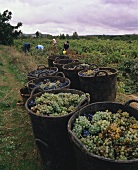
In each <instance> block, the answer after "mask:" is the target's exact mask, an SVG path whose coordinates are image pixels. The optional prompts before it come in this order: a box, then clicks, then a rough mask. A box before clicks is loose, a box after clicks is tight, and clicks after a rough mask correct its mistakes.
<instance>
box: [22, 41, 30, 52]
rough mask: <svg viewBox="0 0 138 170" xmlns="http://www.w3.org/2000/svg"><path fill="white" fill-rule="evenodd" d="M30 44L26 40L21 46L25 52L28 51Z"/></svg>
mask: <svg viewBox="0 0 138 170" xmlns="http://www.w3.org/2000/svg"><path fill="white" fill-rule="evenodd" d="M30 48H31V45H30V43H28V42H26V43H25V44H24V46H23V50H24V52H25V53H26V52H27V51H28V52H30Z"/></svg>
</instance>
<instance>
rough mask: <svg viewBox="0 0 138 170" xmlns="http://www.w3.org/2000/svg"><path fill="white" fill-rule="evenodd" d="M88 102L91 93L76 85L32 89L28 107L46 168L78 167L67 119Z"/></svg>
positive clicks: (73, 168)
mask: <svg viewBox="0 0 138 170" xmlns="http://www.w3.org/2000/svg"><path fill="white" fill-rule="evenodd" d="M37 90H40V91H41V92H39V93H37V94H36V95H35V96H34V93H35V91H37ZM88 102H89V95H88V94H85V93H83V92H81V91H77V90H74V89H58V90H57V89H56V90H51V91H43V90H42V89H40V88H39V87H37V88H34V89H33V90H32V93H31V96H30V98H29V99H28V100H27V102H26V104H25V107H26V110H27V112H28V114H29V117H30V120H31V124H32V129H33V133H34V137H35V141H36V144H37V146H38V149H39V151H40V155H41V158H42V162H43V165H44V167H45V169H50V170H55V169H60V170H65V169H66V170H76V167H75V165H76V164H75V162H74V153H73V151H72V146H71V144H70V140H69V137H68V133H67V123H68V120H69V118H70V117H71V116H72V115H73V114H74V113H75V112H76V111H77V110H79V109H80V108H82V107H84V106H85V105H87V104H88Z"/></svg>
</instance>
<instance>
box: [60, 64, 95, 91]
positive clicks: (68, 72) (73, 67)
mask: <svg viewBox="0 0 138 170" xmlns="http://www.w3.org/2000/svg"><path fill="white" fill-rule="evenodd" d="M88 67H89V68H90V67H91V68H98V66H97V65H95V64H83V63H81V62H75V63H69V64H65V65H63V67H62V69H63V73H64V74H65V77H67V78H68V79H70V81H71V84H70V88H72V89H76V90H81V87H80V80H79V76H78V72H79V71H81V70H84V69H86V68H88Z"/></svg>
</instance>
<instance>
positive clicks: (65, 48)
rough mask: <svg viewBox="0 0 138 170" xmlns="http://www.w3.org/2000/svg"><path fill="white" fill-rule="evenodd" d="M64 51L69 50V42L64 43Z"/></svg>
mask: <svg viewBox="0 0 138 170" xmlns="http://www.w3.org/2000/svg"><path fill="white" fill-rule="evenodd" d="M63 48H64V50H65V51H67V50H68V49H69V41H66V42H64V47H63Z"/></svg>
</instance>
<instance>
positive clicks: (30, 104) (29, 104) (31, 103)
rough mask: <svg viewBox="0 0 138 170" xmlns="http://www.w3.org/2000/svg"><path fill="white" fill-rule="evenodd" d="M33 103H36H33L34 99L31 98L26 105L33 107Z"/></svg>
mask: <svg viewBox="0 0 138 170" xmlns="http://www.w3.org/2000/svg"><path fill="white" fill-rule="evenodd" d="M35 105H36V103H35V100H33V99H32V100H30V101H29V103H28V107H29V108H31V107H33V106H35Z"/></svg>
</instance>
